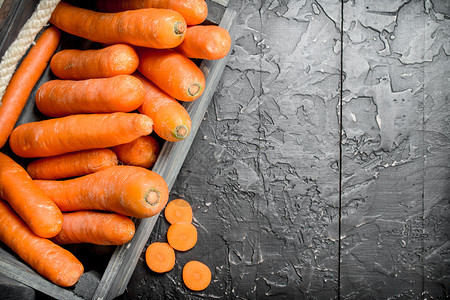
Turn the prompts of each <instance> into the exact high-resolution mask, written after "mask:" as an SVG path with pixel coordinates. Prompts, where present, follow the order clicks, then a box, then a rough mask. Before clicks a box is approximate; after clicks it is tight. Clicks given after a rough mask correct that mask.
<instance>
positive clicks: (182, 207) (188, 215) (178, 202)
mask: <svg viewBox="0 0 450 300" xmlns="http://www.w3.org/2000/svg"><path fill="white" fill-rule="evenodd" d="M164 216H165V218H166V220H167V222H169V223H170V224H175V223H180V222H185V223H192V218H193V213H192V207H191V205H190V204H189V202H187V201H186V200H183V199H175V200H172V201H170V202H169V203H168V204H167V205H166V208H165V210H164Z"/></svg>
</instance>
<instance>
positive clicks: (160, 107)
mask: <svg viewBox="0 0 450 300" xmlns="http://www.w3.org/2000/svg"><path fill="white" fill-rule="evenodd" d="M135 76H136V77H137V78H139V79H140V80H141V82H142V83H143V84H144V89H145V96H144V102H143V103H142V105H141V106H140V107H139V108H138V110H139V112H140V113H142V114H145V115H147V116H149V117H150V118H151V119H152V120H153V122H154V123H155V124H154V127H153V130H154V131H155V133H156V134H157V135H158V136H159V137H161V138H163V139H164V140H166V141H170V142H178V141H181V140H183V139H185V138H186V137H187V136H188V135H189V132H190V130H191V117H190V116H189V113H188V112H187V111H186V109H185V108H184V107H183V105H181V104H180V103H179V102H178V101H177V100H175V99H174V98H173V97H171V96H169V95H168V94H167V93H165V92H163V91H162V90H161V89H160V88H159V87H157V86H156V85H155V84H153V83H152V82H151V81H149V80H148V79H147V78H145V77H144V76H142V75H141V74H139V73H137V72H136V73H135Z"/></svg>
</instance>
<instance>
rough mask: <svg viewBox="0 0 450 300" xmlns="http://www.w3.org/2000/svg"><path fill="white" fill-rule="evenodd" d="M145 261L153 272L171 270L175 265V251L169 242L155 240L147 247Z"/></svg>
mask: <svg viewBox="0 0 450 300" xmlns="http://www.w3.org/2000/svg"><path fill="white" fill-rule="evenodd" d="M145 261H146V263H147V266H148V267H149V268H150V270H152V271H153V272H156V273H165V272H169V271H170V270H172V269H173V267H174V266H175V251H174V250H173V248H172V247H171V246H170V245H169V244H167V243H160V242H155V243H152V244H150V245H149V246H148V247H147V250H146V251H145Z"/></svg>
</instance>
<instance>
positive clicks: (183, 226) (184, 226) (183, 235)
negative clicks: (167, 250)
mask: <svg viewBox="0 0 450 300" xmlns="http://www.w3.org/2000/svg"><path fill="white" fill-rule="evenodd" d="M167 241H168V242H169V244H170V246H172V248H173V249H175V250H178V251H187V250H189V249H192V248H193V247H194V246H195V244H196V243H197V228H195V226H194V225H192V223H175V224H172V225H170V227H169V229H168V230H167Z"/></svg>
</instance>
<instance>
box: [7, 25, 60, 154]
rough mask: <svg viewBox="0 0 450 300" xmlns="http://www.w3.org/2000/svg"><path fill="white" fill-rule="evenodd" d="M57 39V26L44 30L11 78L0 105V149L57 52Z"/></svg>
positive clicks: (58, 33) (58, 36)
mask: <svg viewBox="0 0 450 300" xmlns="http://www.w3.org/2000/svg"><path fill="white" fill-rule="evenodd" d="M60 38H61V32H60V30H59V29H57V28H56V27H53V26H52V27H49V28H48V29H46V30H45V31H44V32H43V33H42V35H41V36H40V37H39V38H38V40H37V41H36V44H35V45H34V46H33V47H31V49H30V51H29V52H28V54H27V55H26V56H25V58H24V59H23V61H22V63H21V64H20V65H19V67H18V68H17V70H16V71H15V73H14V75H13V76H12V77H11V81H10V82H9V85H8V87H7V88H6V90H5V94H4V95H3V97H2V104H0V120H1V122H0V148H2V147H3V146H4V145H5V144H6V141H7V140H8V137H9V135H10V134H11V131H12V130H13V128H14V126H15V125H16V122H17V120H18V119H19V117H20V114H21V113H22V110H23V108H24V107H25V104H26V103H27V100H28V97H29V96H30V93H31V91H32V90H33V87H34V86H35V84H36V82H37V81H38V80H39V78H40V77H41V75H42V73H43V72H44V70H45V68H46V67H47V64H48V61H49V60H50V58H51V56H52V55H53V53H54V52H55V51H56V48H57V47H58V44H59V41H60Z"/></svg>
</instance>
